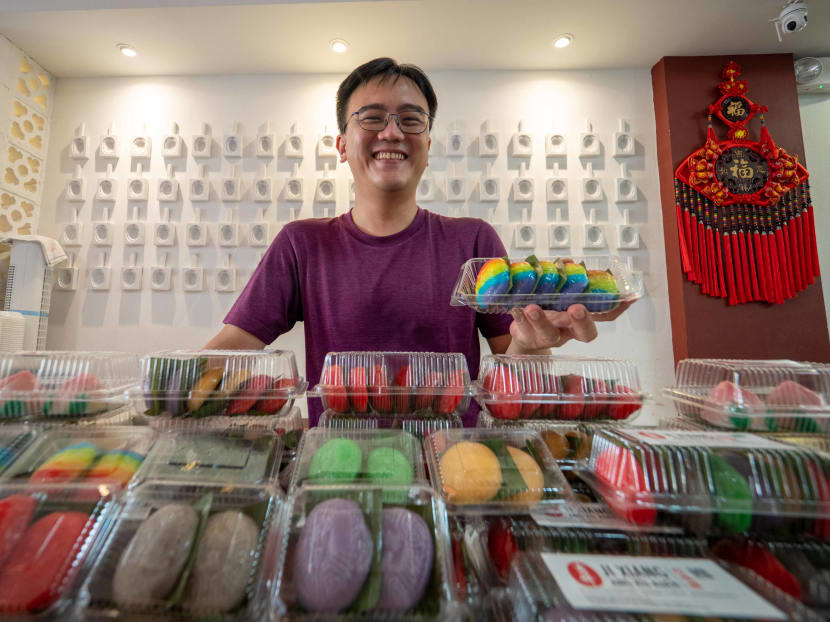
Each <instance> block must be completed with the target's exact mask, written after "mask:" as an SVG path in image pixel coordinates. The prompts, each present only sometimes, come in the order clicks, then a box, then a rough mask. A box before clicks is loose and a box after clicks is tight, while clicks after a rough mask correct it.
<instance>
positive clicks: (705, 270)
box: [697, 219, 711, 296]
mask: <svg viewBox="0 0 830 622" xmlns="http://www.w3.org/2000/svg"><path fill="white" fill-rule="evenodd" d="M697 243H698V249H697V253H698V255H699V256H700V283H701V286H702V290H703V293H704V294H706V295H707V296H708V295H709V294H710V293H711V292H710V290H709V266H708V265H707V263H708V262H707V261H706V232H705V230H704V228H703V220H702V219H701V220H698V221H697Z"/></svg>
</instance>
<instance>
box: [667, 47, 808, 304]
mask: <svg viewBox="0 0 830 622" xmlns="http://www.w3.org/2000/svg"><path fill="white" fill-rule="evenodd" d="M740 75H741V71H740V67H739V66H738V65H737V63H735V62H730V63H729V64H728V65H727V66H726V67H725V68H724V70H723V73H722V77H723V80H724V81H723V82H721V83H720V84H719V85H718V88H719V89H720V91H721V97H720V98H719V99H718V100H717V101H716V102H715V103H714V104H712V105H711V106H710V107H709V123H708V127H707V131H706V143H705V145H704V146H703V147H701V148H700V149H698V150H697V151H695V152H694V153H693V154H691V155H690V156H688V157H687V158H686V159H684V160H683V162H682V163H681V164H680V166H679V167H678V168H677V171H676V172H675V182H674V193H675V204H676V208H677V227H678V232H679V242H680V256H681V264H682V267H683V271H684V272H685V273H686V275H687V276H688V277H689V279H690V280H691V281H692V282H693V283H698V284H699V285H700V286H701V291H702V292H703V293H704V294H707V295H709V296H715V297H720V298H726V299H727V301H728V303H729V304H730V305H735V304H740V303H745V302H752V301H763V302H769V303H778V304H780V303H783V302H784V301H785V300H787V299H789V298H792V297H793V296H795V295H796V294H797V293H798V292H800V291H801V290H803V289H804V288H806V287H807V286H808V285H810V284H811V283H813V281H815V278H816V276H818V274H819V260H818V249H817V245H816V231H815V217H814V214H813V203H812V198H811V196H810V184H809V182H808V181H807V178H808V174H807V169H805V168H804V166H803V165H801V164H800V163H799V162H798V157H797V156H793V155H790V154H789V153H787V152H786V151H785V150H784V149H783V148H781V147H779V146H778V145H776V144H775V142H774V141H773V139H772V137H771V136H770V133H769V130H768V129H767V126H766V123H765V121H764V113H765V112H766V111H767V108H766V106H759V105H758V104H755V103H753V102H752V101H751V100H750V99H749V98H748V97H747V95H746V92H747V83H746V81H744V80H738V79H737V78H738V77H739V76H740ZM756 114H760V118H761V136H760V141H758V142H755V141H751V140H749V130H748V129H747V127H746V124H747V123H748V122H749V120H750V119H752V118H753V117H754V116H755V115H756ZM712 115H715V116H717V117H718V118H719V119H720V120H721V121H723V122H724V123H725V124H726V125H728V126H729V132H728V134H727V140H719V139H718V137H717V136H716V134H715V130H714V128H713V127H712Z"/></svg>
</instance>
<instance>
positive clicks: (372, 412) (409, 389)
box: [308, 352, 470, 417]
mask: <svg viewBox="0 0 830 622" xmlns="http://www.w3.org/2000/svg"><path fill="white" fill-rule="evenodd" d="M308 395H309V397H319V398H321V399H322V401H323V409H328V410H331V411H332V412H334V413H338V414H347V413H348V414H354V415H360V416H381V417H385V416H388V415H390V414H399V415H401V414H402V415H412V414H417V415H418V416H425V417H429V416H441V417H445V416H451V415H458V416H460V415H462V414H463V413H464V412H466V410H467V407H468V406H469V405H470V372H469V370H468V369H467V359H465V358H464V355H463V354H458V353H450V354H445V353H436V352H329V353H328V354H327V355H326V360H325V361H324V363H323V372H322V374H321V375H320V383H319V384H318V385H317V386H316V387H314V389H313V390H312V391H309V393H308Z"/></svg>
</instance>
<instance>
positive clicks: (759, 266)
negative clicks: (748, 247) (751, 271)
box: [752, 229, 769, 300]
mask: <svg viewBox="0 0 830 622" xmlns="http://www.w3.org/2000/svg"><path fill="white" fill-rule="evenodd" d="M752 248H753V250H754V251H755V269H756V270H757V271H758V292H759V293H760V295H761V297H760V298H759V300H769V290H768V289H767V264H766V263H765V262H764V254H763V250H762V248H761V234H760V233H758V230H757V229H756V230H755V231H753V232H752Z"/></svg>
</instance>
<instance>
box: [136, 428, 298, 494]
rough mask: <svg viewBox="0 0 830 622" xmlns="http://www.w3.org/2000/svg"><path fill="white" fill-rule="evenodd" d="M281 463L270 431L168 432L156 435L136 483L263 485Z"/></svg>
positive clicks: (278, 446)
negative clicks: (156, 481)
mask: <svg viewBox="0 0 830 622" xmlns="http://www.w3.org/2000/svg"><path fill="white" fill-rule="evenodd" d="M281 463H282V443H281V442H280V440H279V437H278V436H277V435H276V434H274V433H273V432H263V431H255V430H226V431H223V432H209V431H204V432H171V433H168V434H164V435H162V436H160V437H159V440H158V442H157V443H156V444H155V446H154V447H153V449H152V451H151V452H150V453H149V454H148V455H147V459H146V460H145V461H144V464H142V466H141V469H140V470H139V472H138V474H137V476H136V482H137V483H140V482H144V481H147V480H156V479H159V480H170V481H176V482H190V483H200V484H201V483H226V484H233V485H241V484H248V485H253V484H267V483H269V482H272V481H273V480H274V479H275V478H276V477H277V475H278V474H279V468H280V465H281Z"/></svg>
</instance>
